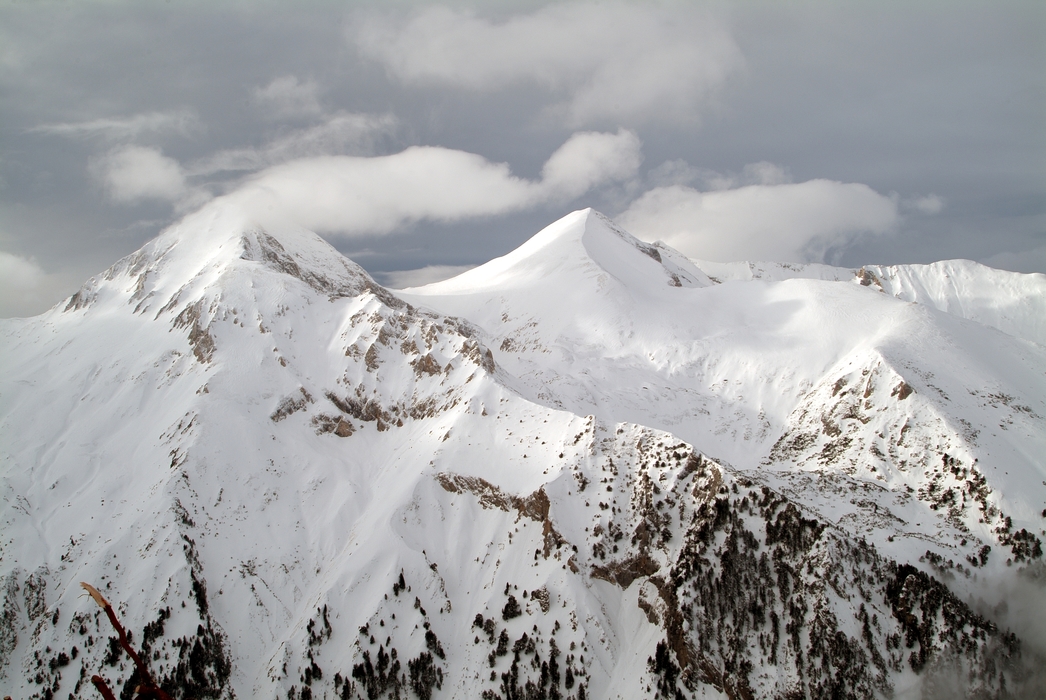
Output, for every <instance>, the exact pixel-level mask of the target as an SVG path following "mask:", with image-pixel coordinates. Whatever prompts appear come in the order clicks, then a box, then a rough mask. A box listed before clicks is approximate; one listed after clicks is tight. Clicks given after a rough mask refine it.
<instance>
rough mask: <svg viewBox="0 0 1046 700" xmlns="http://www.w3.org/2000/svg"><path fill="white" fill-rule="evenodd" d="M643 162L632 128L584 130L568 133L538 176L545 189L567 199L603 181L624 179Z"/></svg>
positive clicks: (637, 140) (634, 172)
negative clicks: (567, 137) (606, 130)
mask: <svg viewBox="0 0 1046 700" xmlns="http://www.w3.org/2000/svg"><path fill="white" fill-rule="evenodd" d="M642 161H643V153H642V147H641V144H640V142H639V137H637V136H636V135H635V134H634V133H632V132H631V131H627V130H625V129H619V130H618V132H617V133H616V134H602V133H598V132H593V131H585V132H580V133H577V134H574V135H573V136H571V137H570V138H569V139H567V142H566V143H564V144H563V145H562V146H560V147H559V148H558V149H557V150H556V152H555V153H553V154H552V157H551V158H549V159H548V161H547V162H546V163H545V166H544V167H543V168H542V169H541V178H542V180H543V184H544V186H545V187H546V188H548V189H550V190H554V191H556V192H557V193H558V195H559V196H560V198H561V199H563V200H564V201H566V200H571V199H574V198H575V197H579V196H581V195H582V194H584V193H585V192H587V191H588V190H590V189H591V188H592V187H593V186H595V185H598V184H601V183H603V182H607V181H610V180H616V181H620V180H627V179H628V178H630V177H632V176H633V175H635V174H636V171H637V170H639V164H640V163H641V162H642Z"/></svg>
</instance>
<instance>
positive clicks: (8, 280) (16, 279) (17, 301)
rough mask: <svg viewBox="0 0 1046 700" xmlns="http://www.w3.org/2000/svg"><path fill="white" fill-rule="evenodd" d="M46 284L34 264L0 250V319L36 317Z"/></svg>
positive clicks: (44, 276) (41, 272)
mask: <svg viewBox="0 0 1046 700" xmlns="http://www.w3.org/2000/svg"><path fill="white" fill-rule="evenodd" d="M46 280H47V274H46V273H45V272H44V271H43V269H41V268H40V266H39V265H37V264H36V261H35V260H31V259H27V258H23V257H21V256H19V255H13V254H12V253H5V252H4V251H2V250H0V318H9V317H11V316H29V315H32V314H34V313H39V311H41V310H42V308H41V300H42V299H43V297H45V296H46V292H45V282H46Z"/></svg>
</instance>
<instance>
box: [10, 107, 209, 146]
mask: <svg viewBox="0 0 1046 700" xmlns="http://www.w3.org/2000/svg"><path fill="white" fill-rule="evenodd" d="M198 128H199V120H198V119H197V117H196V115H195V114H194V113H193V112H191V111H189V110H176V111H173V112H144V113H142V114H135V115H132V116H130V117H123V118H105V119H91V120H88V121H81V122H66V123H60V124H42V125H40V126H37V127H34V128H32V129H30V131H31V132H36V133H44V134H55V135H58V136H68V137H72V138H90V137H101V138H105V139H108V140H111V141H132V140H134V139H136V138H138V137H139V136H140V135H142V134H145V133H176V134H179V135H181V136H187V135H189V134H190V133H192V132H193V131H195V130H196V129H198Z"/></svg>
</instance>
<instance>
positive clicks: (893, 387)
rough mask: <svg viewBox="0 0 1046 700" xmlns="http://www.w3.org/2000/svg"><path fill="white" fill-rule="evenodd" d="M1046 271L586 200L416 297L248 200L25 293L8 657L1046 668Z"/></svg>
mask: <svg viewBox="0 0 1046 700" xmlns="http://www.w3.org/2000/svg"><path fill="white" fill-rule="evenodd" d="M1044 305H1046V280H1044V278H1043V276H1041V275H1015V274H1012V273H1003V272H999V271H995V270H990V269H989V268H984V267H983V266H978V265H975V264H973V263H967V262H962V261H952V262H947V263H937V264H935V265H930V266H914V265H913V266H896V267H891V268H885V267H865V268H862V269H861V270H841V269H838V268H828V267H825V266H808V267H802V266H781V265H770V264H763V265H749V264H731V265H722V264H712V263H703V262H699V261H691V260H689V259H687V258H685V257H684V256H682V255H681V254H680V253H678V252H676V251H674V250H672V249H670V248H668V247H666V246H663V245H660V244H655V245H649V244H646V243H642V242H640V241H638V240H636V239H635V238H633V237H632V236H630V235H629V234H627V233H626V232H624V231H621V230H620V229H618V228H617V227H616V226H615V225H614V224H613V223H612V222H610V221H609V220H607V219H605V218H604V217H602V216H601V215H599V214H597V213H595V212H592V211H589V210H586V211H582V212H575V213H574V214H571V215H569V216H567V217H565V218H564V219H562V220H560V221H558V222H556V223H555V224H553V225H551V226H549V227H548V228H546V229H545V230H543V231H542V232H540V233H539V234H537V235H536V236H535V237H534V238H532V239H531V240H530V241H528V242H527V243H526V244H524V245H523V246H522V247H520V248H519V249H517V250H516V251H514V252H513V253H511V254H509V255H507V256H505V257H503V258H499V259H497V260H494V261H491V262H490V263H488V264H486V265H484V266H482V267H480V268H476V269H474V270H472V271H469V272H467V273H465V274H463V275H461V276H459V277H457V278H454V279H452V280H448V281H446V282H442V283H438V284H435V285H430V286H428V287H424V288H418V289H413V290H405V291H401V292H392V291H389V290H386V289H383V288H382V287H380V286H378V285H377V284H375V283H374V282H373V281H372V280H371V279H370V278H369V277H368V276H367V274H366V273H365V272H364V271H363V270H362V269H361V268H359V267H358V266H356V265H355V264H354V263H352V262H351V261H348V260H346V259H345V258H344V257H342V256H341V255H340V254H339V253H337V251H335V250H334V249H333V248H331V247H330V246H328V245H327V244H326V243H325V242H323V241H322V239H320V238H319V237H318V236H316V235H315V234H312V233H310V232H308V231H304V230H295V229H290V228H288V229H281V230H264V229H263V228H262V227H260V226H258V225H257V224H256V223H255V222H253V221H251V220H249V219H248V218H246V217H244V216H243V215H241V214H239V213H238V212H237V211H236V209H235V207H233V206H232V205H230V204H229V203H228V202H225V201H221V200H219V201H215V202H212V203H211V204H209V205H207V206H206V207H205V208H204V209H202V210H201V211H199V212H197V213H195V214H192V215H190V216H188V217H186V218H185V219H184V220H183V221H181V222H180V223H179V224H177V225H175V226H173V227H171V228H170V229H168V230H166V231H165V232H163V233H162V234H161V235H160V236H159V237H158V238H157V239H156V240H154V241H153V242H151V243H150V244H148V245H147V246H145V247H144V248H143V249H142V250H140V251H139V252H137V253H135V254H133V255H131V256H129V257H128V258H125V259H124V260H122V261H120V262H118V263H117V264H116V265H114V266H113V267H112V268H110V270H108V271H106V272H105V273H103V274H102V275H100V276H98V277H96V278H94V279H92V280H90V281H89V282H88V283H87V284H85V285H84V287H83V288H82V289H81V290H80V291H79V292H78V293H77V294H75V295H74V296H73V297H72V298H70V299H69V300H68V301H67V302H66V303H63V304H61V305H59V306H58V307H56V308H54V309H52V310H51V311H50V312H48V313H46V314H43V315H42V316H39V317H36V318H33V319H24V320H22V319H13V320H5V321H3V322H2V323H0V338H2V340H0V353H2V357H3V363H4V364H3V367H4V368H3V371H2V374H0V430H2V440H3V445H4V447H3V451H2V459H3V462H2V467H0V478H2V482H0V488H2V495H3V500H2V501H0V524H2V525H0V528H2V534H0V578H2V580H0V596H2V611H0V615H2V617H3V622H2V625H0V688H3V692H4V693H5V694H10V695H12V696H13V697H21V698H27V697H65V696H66V695H68V694H71V695H72V696H73V697H78V696H83V697H91V696H92V694H93V693H94V690H93V688H91V687H90V683H89V681H88V680H87V679H88V678H89V677H90V675H91V674H92V673H101V674H102V675H104V676H106V677H108V678H109V679H110V681H111V682H112V684H113V685H114V687H118V688H120V689H121V690H122V692H123V697H131V694H132V691H133V688H134V684H135V682H136V680H137V679H136V677H135V676H134V674H133V673H132V667H131V666H130V664H129V663H128V661H127V660H126V658H124V657H121V656H120V655H119V654H118V653H117V651H118V650H117V649H116V647H115V646H114V644H113V642H112V640H111V630H109V629H108V627H107V623H106V620H105V619H104V617H102V616H100V615H99V611H98V609H97V608H96V607H94V604H93V602H92V601H90V599H88V598H87V597H85V596H83V595H82V594H81V591H80V588H79V586H78V582H79V581H88V582H92V583H94V584H95V585H97V586H98V587H99V588H100V589H101V590H102V591H103V593H105V594H106V595H107V596H108V597H109V598H110V599H111V600H113V601H114V603H119V613H120V615H121V618H122V619H123V621H124V623H125V625H126V626H127V627H128V629H131V630H133V641H134V643H135V644H136V645H137V646H139V647H140V648H141V649H142V650H143V651H144V652H145V656H146V657H147V658H149V659H150V664H151V666H152V668H153V671H154V673H155V674H156V675H157V676H158V677H159V678H160V679H161V685H164V686H165V687H167V688H169V689H171V690H172V691H174V692H175V695H176V696H178V697H190V696H191V697H198V698H204V697H214V698H230V697H241V698H242V697H273V696H275V697H278V698H288V699H290V698H294V699H300V700H304V699H306V698H323V697H330V698H333V697H339V698H354V697H361V698H371V699H375V698H380V697H403V698H406V697H415V696H417V697H419V698H424V699H427V698H433V697H446V698H451V697H454V698H477V697H483V698H503V699H505V700H508V699H509V698H549V699H551V698H578V699H580V698H616V697H620V698H636V697H669V698H674V697H730V698H747V697H759V698H764V697H765V698H774V697H834V696H838V697H890V696H896V697H918V696H919V694H920V693H922V694H924V695H927V696H930V695H931V694H932V693H938V694H940V695H942V696H956V695H957V694H958V695H962V694H969V695H971V696H972V695H977V696H978V697H980V696H984V697H1007V696H1010V695H1011V694H1016V695H1017V696H1018V697H1019V696H1021V695H1022V694H1025V695H1026V694H1028V693H1032V695H1028V696H1029V697H1032V696H1034V695H1033V694H1034V693H1036V692H1039V690H1041V686H1038V685H1036V684H1037V683H1040V682H1041V679H1039V678H1037V677H1036V676H1035V673H1034V670H1035V667H1036V664H1038V663H1041V660H1042V658H1041V654H1042V652H1043V646H1042V643H1043V640H1042V639H1041V637H1040V634H1041V630H1042V629H1043V628H1046V620H1043V615H1044V612H1043V611H1044V610H1046V605H1043V603H1044V601H1046V596H1044V594H1043V581H1044V580H1046V576H1044V574H1043V565H1042V546H1041V537H1042V536H1043V535H1044V534H1046V533H1044V532H1043V529H1042V528H1043V526H1044V523H1043V517H1044V514H1046V511H1043V510H1042V509H1043V507H1044V506H1046V459H1044V458H1043V455H1046V422H1044V421H1043V418H1042V417H1043V416H1044V415H1046V348H1044V347H1043V342H1044V336H1046V325H1044V319H1046V310H1044V309H1046V306H1044Z"/></svg>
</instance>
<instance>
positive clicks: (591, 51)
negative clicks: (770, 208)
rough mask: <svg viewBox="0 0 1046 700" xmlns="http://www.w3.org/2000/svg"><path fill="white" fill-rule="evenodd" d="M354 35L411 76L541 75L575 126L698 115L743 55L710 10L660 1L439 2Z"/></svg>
mask: <svg viewBox="0 0 1046 700" xmlns="http://www.w3.org/2000/svg"><path fill="white" fill-rule="evenodd" d="M351 38H352V40H353V41H354V42H355V43H356V45H357V46H358V47H359V49H360V51H361V52H362V53H363V54H364V55H365V56H368V57H370V58H372V59H375V60H377V61H379V62H381V63H382V64H384V65H385V67H386V68H387V70H388V72H389V74H390V75H391V76H393V77H395V78H396V79H398V80H400V81H402V82H404V83H408V84H426V83H429V84H439V85H444V86H453V87H458V88H463V89H470V90H497V89H503V88H505V87H506V86H509V85H513V84H518V83H531V84H535V85H538V86H540V87H542V88H545V89H547V90H550V91H551V92H552V93H554V94H555V95H556V96H557V99H562V101H561V102H560V103H559V104H557V105H556V106H555V107H554V108H553V112H554V113H555V114H557V115H559V116H561V117H562V118H564V119H565V120H566V122H567V123H568V124H570V125H572V126H581V125H585V124H592V123H606V122H607V121H614V122H615V123H617V124H637V123H640V122H648V121H665V120H669V121H672V120H675V121H691V120H693V119H695V118H696V117H697V116H698V114H699V113H700V110H701V108H702V107H703V106H704V105H705V103H706V102H707V101H708V100H709V98H710V97H711V96H712V94H713V93H714V92H715V91H716V90H717V89H718V88H719V87H720V86H721V85H722V83H723V82H724V81H725V80H726V78H727V77H728V76H729V75H730V74H731V73H732V72H733V71H734V70H735V69H736V68H737V67H738V66H739V65H740V64H741V53H740V51H739V49H738V48H737V46H736V45H735V43H734V41H733V39H732V38H731V36H730V34H729V33H728V32H727V31H726V30H725V29H724V28H723V27H722V25H721V24H720V23H719V22H717V21H716V20H715V19H714V18H712V17H711V15H708V14H704V13H700V12H698V11H696V10H692V9H683V10H681V8H680V7H675V8H673V12H671V13H669V12H668V11H666V9H665V8H659V7H658V6H656V5H638V4H624V3H599V4H596V3H571V4H556V5H549V6H546V7H542V8H540V9H538V10H537V11H535V12H534V13H532V14H529V15H517V16H514V17H511V18H509V19H507V20H505V21H503V22H493V21H490V20H488V19H484V18H481V17H477V16H476V15H475V14H473V13H471V12H467V11H458V10H452V9H448V8H444V7H432V8H427V9H423V10H421V11H419V12H417V13H415V14H414V15H413V16H412V17H410V18H409V19H408V20H407V21H406V22H402V23H394V22H389V21H388V20H378V19H373V20H371V21H369V22H365V23H364V24H363V25H362V26H361V27H359V28H358V30H357V31H356V32H355V33H354V35H353V36H352V37H351Z"/></svg>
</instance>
